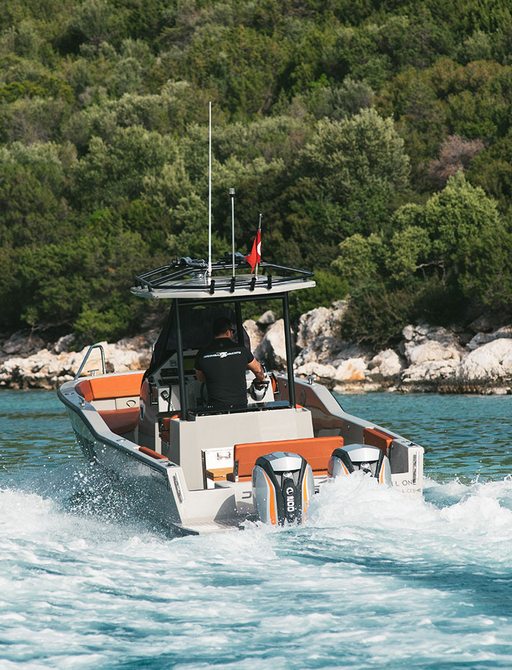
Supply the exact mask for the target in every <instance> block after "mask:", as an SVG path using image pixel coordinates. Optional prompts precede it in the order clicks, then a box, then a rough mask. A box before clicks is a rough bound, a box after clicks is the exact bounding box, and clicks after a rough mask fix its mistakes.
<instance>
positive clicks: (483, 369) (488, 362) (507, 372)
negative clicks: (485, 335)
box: [458, 337, 512, 383]
mask: <svg viewBox="0 0 512 670" xmlns="http://www.w3.org/2000/svg"><path fill="white" fill-rule="evenodd" d="M458 376H459V379H460V380H461V381H462V382H464V383H474V382H483V383H494V382H497V381H504V382H509V381H510V380H511V379H512V338H509V337H502V338H499V339H495V340H492V341H491V342H487V343H486V344H483V345H482V346H480V347H478V349H474V350H473V351H471V352H470V353H469V354H468V355H467V356H466V358H465V359H464V360H463V361H462V363H461V365H460V369H459V375H458Z"/></svg>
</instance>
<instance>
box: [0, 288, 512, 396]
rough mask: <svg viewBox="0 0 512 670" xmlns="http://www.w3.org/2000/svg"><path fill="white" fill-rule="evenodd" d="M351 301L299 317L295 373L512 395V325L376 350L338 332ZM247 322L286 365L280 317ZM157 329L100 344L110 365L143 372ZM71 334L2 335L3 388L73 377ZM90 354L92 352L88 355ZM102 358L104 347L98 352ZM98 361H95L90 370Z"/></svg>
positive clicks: (339, 387)
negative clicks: (47, 337)
mask: <svg viewBox="0 0 512 670" xmlns="http://www.w3.org/2000/svg"><path fill="white" fill-rule="evenodd" d="M345 309H346V303H345V302H343V301H340V302H338V303H334V304H333V306H332V307H330V308H326V307H318V308H315V309H313V310H311V311H309V312H307V313H306V314H303V315H302V316H301V318H300V320H299V324H298V328H297V332H296V333H295V346H296V348H297V352H298V355H297V356H296V358H295V361H294V368H295V374H296V375H297V376H298V377H301V378H304V379H311V380H312V381H317V382H319V383H321V384H323V385H325V386H326V387H327V388H329V389H330V390H332V391H334V392H335V393H338V394H340V395H344V394H354V393H355V394H366V393H374V392H386V393H401V394H404V393H425V394H428V393H439V394H459V395H512V325H506V326H501V327H499V328H495V329H493V328H490V327H487V328H485V329H484V327H483V326H484V325H485V324H479V323H477V324H475V327H474V329H473V331H470V332H463V333H461V332H457V331H455V330H449V329H446V328H443V327H433V326H430V325H428V324H417V325H408V326H406V327H405V328H404V329H403V331H402V340H401V341H400V342H399V343H398V344H396V345H395V346H394V347H393V348H388V349H385V350H383V351H378V352H375V351H371V350H369V349H368V348H365V347H363V346H360V345H358V344H355V343H353V342H347V341H344V340H343V339H341V337H340V336H339V331H340V328H339V324H340V322H341V320H342V318H343V313H344V311H345ZM244 328H245V330H246V332H247V334H248V336H249V338H250V342H251V348H252V351H253V353H254V355H255V357H256V358H258V360H260V361H262V362H264V363H265V365H266V367H267V369H268V370H275V371H279V370H281V369H283V367H284V361H285V357H286V354H285V349H286V348H285V342H284V333H283V324H282V319H276V317H275V315H274V314H273V313H272V312H271V311H267V312H265V313H264V314H263V315H262V316H261V317H260V318H259V319H258V321H254V320H247V321H245V322H244ZM156 336H157V331H156V330H152V331H150V332H148V333H147V334H146V335H138V336H135V337H131V338H123V339H121V340H119V341H118V342H116V343H107V342H102V343H100V344H101V345H102V346H103V348H104V352H105V358H106V361H107V371H109V372H114V371H115V372H127V371H130V370H144V369H146V368H147V367H148V365H149V361H150V359H151V352H152V345H153V343H154V342H155V340H156ZM73 342H74V336H73V335H72V334H70V335H66V336H64V337H61V338H60V339H59V340H57V341H56V342H45V341H44V340H42V339H41V338H40V337H38V336H36V335H34V334H27V333H22V332H18V333H14V334H12V335H11V336H10V337H8V338H7V339H4V340H3V341H1V340H0V390H1V389H16V390H18V389H19V390H25V389H27V390H28V389H46V390H55V389H57V388H58V387H59V386H60V385H61V384H63V383H64V382H66V381H69V380H71V379H73V378H74V376H75V374H76V372H77V370H78V368H79V366H80V364H81V362H82V360H83V358H84V356H85V354H86V352H87V350H88V349H89V347H84V348H83V349H82V350H80V351H74V350H73ZM91 359H92V357H91ZM98 359H99V352H98ZM94 366H96V368H97V369H100V363H99V362H98V361H97V362H94V360H91V361H90V363H89V369H90V368H91V367H92V368H94Z"/></svg>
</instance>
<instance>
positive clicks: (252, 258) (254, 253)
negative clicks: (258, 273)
mask: <svg viewBox="0 0 512 670" xmlns="http://www.w3.org/2000/svg"><path fill="white" fill-rule="evenodd" d="M245 260H246V261H247V262H248V263H249V265H250V266H251V271H252V272H254V268H255V267H256V266H257V265H258V263H260V261H261V230H258V232H257V233H256V237H255V238H254V242H253V243H252V249H251V253H250V254H248V255H247V256H246V257H245Z"/></svg>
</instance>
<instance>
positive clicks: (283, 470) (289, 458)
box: [252, 451, 315, 526]
mask: <svg viewBox="0 0 512 670" xmlns="http://www.w3.org/2000/svg"><path fill="white" fill-rule="evenodd" d="M314 492H315V481H314V479H313V471H312V470H311V466H310V465H309V463H308V462H307V461H306V459H305V458H303V457H302V456H299V455H298V454H293V453H289V452H285V451H276V452H273V453H271V454H267V455H266V456H260V457H259V458H258V460H257V461H256V464H255V466H254V468H253V471H252V495H253V500H254V506H255V508H256V511H257V513H258V516H259V518H260V519H261V520H262V521H263V522H264V523H270V524H272V525H274V526H275V525H280V526H283V525H284V524H285V522H288V523H302V521H303V520H304V518H305V515H306V511H307V509H308V506H309V502H310V500H311V498H312V497H313V494H314Z"/></svg>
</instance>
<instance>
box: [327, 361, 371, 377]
mask: <svg viewBox="0 0 512 670" xmlns="http://www.w3.org/2000/svg"><path fill="white" fill-rule="evenodd" d="M367 369H368V366H367V364H366V361H365V360H364V358H349V359H347V360H344V361H342V362H341V364H340V365H339V366H338V367H337V368H336V373H335V375H334V381H335V382H363V381H364V380H365V377H366V371H367Z"/></svg>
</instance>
